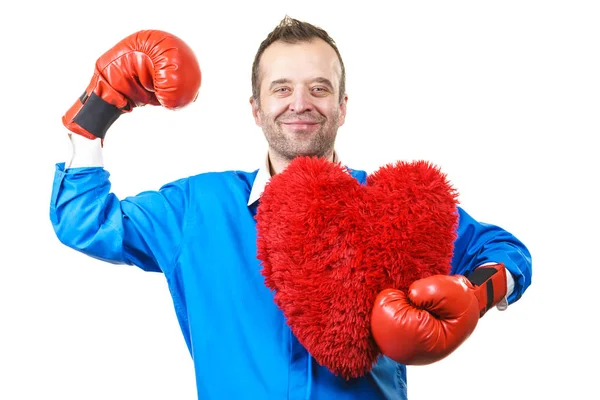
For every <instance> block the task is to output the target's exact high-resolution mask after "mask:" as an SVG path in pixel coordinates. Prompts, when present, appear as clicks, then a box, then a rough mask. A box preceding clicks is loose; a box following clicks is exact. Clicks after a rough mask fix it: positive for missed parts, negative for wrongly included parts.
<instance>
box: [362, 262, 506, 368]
mask: <svg viewBox="0 0 600 400" xmlns="http://www.w3.org/2000/svg"><path fill="white" fill-rule="evenodd" d="M506 274H507V272H506V269H505V267H504V265H503V264H495V265H489V266H485V267H479V268H477V269H476V270H475V271H474V272H473V273H472V274H471V275H470V276H469V277H468V278H467V277H465V276H462V275H433V276H429V277H427V278H423V279H419V280H417V281H415V282H413V283H412V285H411V286H410V287H409V289H408V292H407V293H404V292H402V291H399V290H395V289H386V290H383V291H382V292H380V293H379V295H378V296H377V298H376V300H375V305H374V307H373V311H372V314H371V332H372V334H373V338H374V340H375V342H376V343H377V345H378V346H379V348H380V349H381V351H382V353H383V354H385V355H386V356H388V357H390V358H391V359H393V360H395V361H397V362H399V363H402V364H405V365H426V364H431V363H433V362H436V361H439V360H441V359H443V358H445V357H446V356H448V355H449V354H450V353H452V352H453V351H454V350H456V349H457V348H458V347H459V346H460V345H461V344H462V343H463V342H464V341H465V340H466V339H467V338H468V337H469V336H470V335H471V333H473V331H474V330H475V327H476V326H477V323H478V321H479V318H480V317H482V316H483V315H484V314H485V313H486V312H487V311H488V310H489V309H490V308H492V307H493V306H495V305H496V304H498V302H500V301H501V300H502V299H503V298H504V297H505V296H506V291H507V285H506Z"/></svg>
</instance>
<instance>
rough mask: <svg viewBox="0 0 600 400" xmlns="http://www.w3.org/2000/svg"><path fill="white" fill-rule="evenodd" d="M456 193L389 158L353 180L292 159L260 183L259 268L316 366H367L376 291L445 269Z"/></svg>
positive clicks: (372, 355)
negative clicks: (265, 182) (263, 184)
mask: <svg viewBox="0 0 600 400" xmlns="http://www.w3.org/2000/svg"><path fill="white" fill-rule="evenodd" d="M457 197H458V194H457V193H456V191H455V190H454V189H453V187H452V186H451V185H450V184H449V182H448V181H447V179H446V176H445V175H444V174H442V173H441V172H440V170H439V168H437V167H435V166H433V165H432V164H430V163H428V162H424V161H416V162H397V163H395V164H388V165H386V166H384V167H382V168H380V169H379V170H377V171H376V172H374V173H373V174H371V175H369V176H368V177H367V182H366V185H361V184H360V183H359V182H358V180H356V179H355V178H354V177H352V176H351V175H350V171H348V170H347V169H345V168H344V167H342V166H341V165H340V164H334V163H332V162H329V161H327V160H325V159H322V158H316V157H298V158H296V159H294V161H293V162H292V163H291V164H290V165H289V166H288V167H287V168H286V169H285V170H284V171H283V172H282V173H280V174H277V175H275V176H274V177H273V178H272V179H271V180H270V181H269V183H268V185H267V186H266V188H265V191H264V193H263V194H262V196H261V199H260V203H259V207H258V210H257V215H256V220H257V233H258V239H257V247H258V254H257V255H258V259H259V260H260V261H261V264H262V267H263V269H262V274H263V276H264V277H265V284H266V286H267V287H269V288H270V289H272V290H274V292H275V302H276V304H277V306H278V307H279V308H280V309H281V310H282V311H283V313H284V315H285V317H286V319H287V323H288V325H289V326H290V328H291V330H292V332H293V333H294V334H295V335H296V337H297V338H298V340H299V341H300V343H302V345H303V346H304V347H305V348H306V349H307V350H308V351H309V352H310V353H311V355H312V356H313V357H314V358H315V360H316V361H317V362H318V363H319V364H321V365H323V366H326V367H327V368H328V369H329V370H330V371H332V372H333V373H334V374H336V375H340V376H343V377H344V378H346V379H350V378H356V377H360V376H362V375H364V374H365V373H367V372H369V371H370V370H371V368H372V366H373V365H374V363H375V362H376V361H377V358H378V356H379V355H380V354H381V352H380V350H379V348H378V347H377V345H376V344H375V342H374V340H373V337H372V335H371V329H370V317H371V309H372V307H373V304H374V301H375V297H376V296H377V294H378V293H379V292H380V291H381V290H383V289H385V288H395V289H399V290H403V291H406V290H407V288H408V286H410V284H411V283H412V282H413V281H415V280H417V279H420V278H424V277H426V276H430V275H434V274H448V273H449V272H450V262H451V259H452V254H453V250H454V240H455V239H456V227H457V224H458V214H457V209H456V206H457ZM398 340H402V338H398Z"/></svg>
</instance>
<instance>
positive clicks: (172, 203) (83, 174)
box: [50, 139, 189, 272]
mask: <svg viewBox="0 0 600 400" xmlns="http://www.w3.org/2000/svg"><path fill="white" fill-rule="evenodd" d="M86 140H87V139H86ZM109 176H110V175H109V173H108V172H107V171H106V170H105V169H104V168H103V167H98V166H96V167H75V168H73V167H71V168H68V169H67V168H66V167H65V163H59V164H56V167H55V173H54V181H53V185H52V194H51V200H50V220H51V222H52V226H53V228H54V231H55V233H56V235H57V237H58V239H59V240H60V241H61V242H62V243H63V244H65V245H67V246H69V247H71V248H73V249H75V250H77V251H80V252H82V253H84V254H87V255H89V256H91V257H94V258H97V259H100V260H103V261H107V262H111V263H114V264H129V265H136V266H138V267H140V268H141V269H143V270H147V271H156V272H161V271H162V272H167V270H168V269H170V268H172V265H173V263H174V260H175V259H176V256H177V254H178V250H179V248H180V246H181V240H182V237H183V230H184V225H185V215H186V210H187V204H188V200H187V199H188V193H189V192H188V190H187V185H188V180H187V179H181V180H179V181H176V182H173V183H170V184H167V185H165V186H163V187H162V188H160V190H157V191H146V192H142V193H140V194H138V195H136V196H132V197H127V198H125V199H123V200H120V199H118V198H117V196H116V195H115V194H114V193H111V191H110V188H111V185H110V181H109Z"/></svg>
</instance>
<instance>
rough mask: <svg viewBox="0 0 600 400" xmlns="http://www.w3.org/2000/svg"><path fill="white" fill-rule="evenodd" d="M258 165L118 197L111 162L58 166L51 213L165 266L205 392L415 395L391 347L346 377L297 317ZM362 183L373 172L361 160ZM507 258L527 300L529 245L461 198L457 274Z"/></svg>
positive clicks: (85, 243) (101, 251) (68, 227)
mask: <svg viewBox="0 0 600 400" xmlns="http://www.w3.org/2000/svg"><path fill="white" fill-rule="evenodd" d="M257 173H258V170H257V171H253V172H242V171H226V172H211V173H203V174H199V175H195V176H192V177H188V178H184V179H180V180H177V181H175V182H172V183H169V184H167V185H165V186H163V187H162V188H161V189H160V190H158V191H147V192H142V193H140V194H138V195H136V196H132V197H127V198H124V199H122V200H120V199H118V198H117V197H116V196H115V195H114V194H113V193H111V185H110V181H109V173H108V172H107V171H106V170H105V169H104V168H102V167H89V168H70V169H67V170H65V165H64V164H63V163H60V164H57V165H56V171H55V175H54V182H53V187H52V195H51V204H50V219H51V222H52V225H53V227H54V230H55V232H56V235H57V237H58V238H59V240H60V241H61V242H62V243H64V244H65V245H67V246H69V247H71V248H73V249H76V250H78V251H80V252H82V253H85V254H87V255H89V256H91V257H94V258H97V259H100V260H104V261H107V262H110V263H115V264H127V265H135V266H137V267H139V268H141V269H143V270H146V271H156V272H162V273H163V274H164V276H165V278H166V280H167V282H168V286H169V290H170V293H171V296H172V299H173V305H174V308H175V312H176V314H177V318H178V321H179V324H180V327H181V331H182V333H183V336H184V338H185V341H186V343H187V346H188V349H189V351H190V354H191V356H192V358H193V360H194V366H195V374H196V385H197V393H198V398H199V399H203V400H205V399H210V400H212V399H218V400H222V399H289V400H304V399H309V398H310V399H314V400H321V399H323V400H330V399H336V400H345V399H348V400H350V399H406V398H407V388H406V367H405V366H404V365H401V364H398V363H396V362H394V361H392V360H391V359H389V358H387V357H381V358H380V359H379V361H378V363H377V364H376V365H375V366H374V368H373V369H372V370H371V372H370V373H368V374H367V375H365V376H363V377H361V378H358V379H354V380H350V381H346V380H345V379H343V378H340V377H337V376H335V375H333V374H332V373H330V372H329V370H328V369H327V368H325V367H322V366H320V365H319V364H317V363H316V362H315V361H314V359H313V358H312V357H311V356H310V354H309V353H308V352H307V351H306V349H305V348H304V347H303V346H302V345H301V344H300V343H299V342H298V340H297V339H296V337H295V336H294V335H293V334H292V333H291V330H290V328H289V327H288V326H287V325H286V322H285V320H284V316H283V313H282V312H281V310H279V309H278V308H277V306H276V305H275V303H274V301H273V293H272V292H271V291H270V290H268V289H267V288H266V286H265V285H264V278H263V276H262V275H261V274H260V269H261V266H260V264H259V261H258V259H257V257H256V222H255V219H254V216H255V215H256V210H257V205H258V203H257V202H256V201H249V199H250V194H251V191H252V188H253V184H254V181H255V179H256V176H257ZM351 173H352V175H353V176H354V177H355V178H356V179H357V180H358V181H359V182H361V183H362V184H364V183H365V181H366V176H367V174H366V173H365V172H364V171H357V170H352V171H351ZM486 262H503V263H504V264H505V266H506V268H507V269H508V270H509V271H510V272H511V274H512V276H513V278H514V280H515V286H514V290H513V291H512V293H511V294H510V296H509V297H508V302H509V303H512V302H514V301H516V300H518V299H519V298H520V297H521V295H522V293H523V292H524V291H525V289H526V288H527V287H528V286H529V284H530V282H531V257H530V254H529V252H528V250H527V249H526V247H525V246H524V245H523V244H522V243H521V242H520V241H519V240H517V239H516V238H515V237H514V236H513V235H512V234H510V233H508V232H506V231H505V230H503V229H501V228H500V227H497V226H494V225H489V224H483V223H480V222H477V221H475V220H474V219H473V218H472V217H470V216H469V215H468V214H467V213H466V212H465V211H464V210H463V209H461V208H459V227H458V237H457V239H456V242H455V256H454V258H453V261H452V273H460V274H466V273H468V272H470V271H472V270H473V269H475V268H476V267H477V266H479V265H481V264H484V263H486Z"/></svg>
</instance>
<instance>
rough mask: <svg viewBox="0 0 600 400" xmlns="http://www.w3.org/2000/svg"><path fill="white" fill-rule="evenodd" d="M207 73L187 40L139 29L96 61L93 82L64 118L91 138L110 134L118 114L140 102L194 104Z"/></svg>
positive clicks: (177, 106) (66, 123)
mask: <svg viewBox="0 0 600 400" xmlns="http://www.w3.org/2000/svg"><path fill="white" fill-rule="evenodd" d="M201 78H202V75H201V72H200V66H199V64H198V60H197V59H196V56H195V54H194V52H193V51H192V49H191V48H190V47H189V46H188V45H187V44H186V43H185V42H184V41H183V40H181V39H180V38H178V37H177V36H175V35H172V34H170V33H167V32H164V31H159V30H143V31H139V32H136V33H134V34H132V35H130V36H128V37H126V38H125V39H123V40H121V41H120V42H119V43H117V44H116V45H115V46H114V47H113V48H111V49H110V50H108V51H107V52H106V53H104V54H103V55H102V56H101V57H100V58H99V59H98V60H97V61H96V67H95V70H94V75H93V76H92V79H91V81H90V83H89V85H88V86H87V88H86V89H85V92H84V93H83V94H82V95H81V96H80V97H79V99H78V100H77V101H76V102H75V103H74V104H73V105H72V106H71V108H69V110H68V111H67V112H66V113H65V115H64V116H63V117H62V122H63V125H64V126H65V127H66V128H67V129H68V130H69V131H71V132H74V133H77V134H79V135H82V136H84V137H86V138H88V139H96V138H101V139H104V136H105V135H106V132H107V130H108V129H109V128H110V126H111V125H112V124H113V123H114V122H115V121H116V120H117V118H119V117H120V116H121V115H122V114H123V113H128V112H131V111H132V110H133V108H135V107H140V106H144V105H155V106H158V105H161V106H163V107H166V108H168V109H180V108H183V107H185V106H187V105H189V104H190V103H192V102H193V101H195V100H196V98H197V96H198V91H199V89H200V84H201V81H202V79H201Z"/></svg>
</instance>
